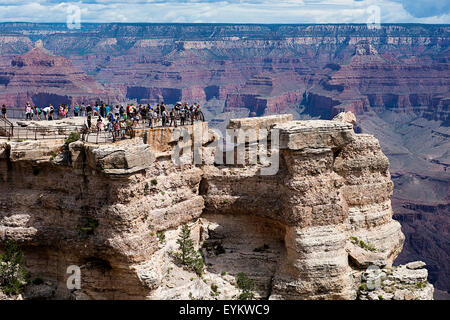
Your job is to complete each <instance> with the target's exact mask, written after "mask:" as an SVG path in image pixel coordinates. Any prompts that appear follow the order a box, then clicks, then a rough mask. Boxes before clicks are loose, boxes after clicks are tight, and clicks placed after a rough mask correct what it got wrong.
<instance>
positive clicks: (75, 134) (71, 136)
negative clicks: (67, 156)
mask: <svg viewBox="0 0 450 320" xmlns="http://www.w3.org/2000/svg"><path fill="white" fill-rule="evenodd" d="M78 140H80V133H79V132H76V131H73V132H71V133H70V134H69V137H68V138H67V139H66V144H69V143H72V142H75V141H78Z"/></svg>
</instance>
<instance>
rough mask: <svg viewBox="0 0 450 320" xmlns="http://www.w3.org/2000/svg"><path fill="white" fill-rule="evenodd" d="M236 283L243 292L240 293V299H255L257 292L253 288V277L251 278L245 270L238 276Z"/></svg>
mask: <svg viewBox="0 0 450 320" xmlns="http://www.w3.org/2000/svg"><path fill="white" fill-rule="evenodd" d="M236 283H237V286H238V288H239V289H241V290H242V293H241V294H240V295H239V298H238V299H239V300H253V299H255V294H254V292H253V289H254V287H255V284H254V282H253V280H252V279H250V278H249V277H248V276H247V275H246V274H245V273H244V272H239V273H238V274H237V276H236Z"/></svg>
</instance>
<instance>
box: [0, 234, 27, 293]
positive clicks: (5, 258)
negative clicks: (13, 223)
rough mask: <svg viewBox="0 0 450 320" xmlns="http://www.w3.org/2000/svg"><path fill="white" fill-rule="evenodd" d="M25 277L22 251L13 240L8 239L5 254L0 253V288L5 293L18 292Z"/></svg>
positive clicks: (24, 282) (21, 289) (24, 281)
mask: <svg viewBox="0 0 450 320" xmlns="http://www.w3.org/2000/svg"><path fill="white" fill-rule="evenodd" d="M27 277H28V271H26V270H25V268H24V267H23V257H22V251H21V250H20V249H19V247H18V246H17V244H16V243H15V242H14V241H13V240H9V241H8V243H7V245H6V248H5V254H4V255H1V254H0V288H1V290H2V291H3V292H4V293H5V294H7V295H17V294H20V293H21V292H22V291H23V288H24V286H25V285H26V284H27Z"/></svg>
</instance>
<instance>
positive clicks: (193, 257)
mask: <svg viewBox="0 0 450 320" xmlns="http://www.w3.org/2000/svg"><path fill="white" fill-rule="evenodd" d="M177 244H178V252H176V253H175V259H176V260H177V261H178V262H179V263H180V264H182V265H185V266H188V267H190V268H191V269H192V270H194V271H195V273H197V275H201V274H202V272H203V267H204V263H203V257H202V255H201V253H200V252H199V251H196V250H195V248H194V240H192V238H191V230H190V229H189V226H188V225H187V224H186V223H185V224H183V226H182V227H181V233H180V235H179V237H178V239H177Z"/></svg>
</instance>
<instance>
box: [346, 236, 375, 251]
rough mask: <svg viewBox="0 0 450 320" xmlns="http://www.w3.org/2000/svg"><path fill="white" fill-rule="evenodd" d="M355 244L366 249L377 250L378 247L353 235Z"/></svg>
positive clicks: (352, 238)
mask: <svg viewBox="0 0 450 320" xmlns="http://www.w3.org/2000/svg"><path fill="white" fill-rule="evenodd" d="M350 239H351V241H352V243H353V244H356V245H357V246H359V247H361V248H363V249H364V250H368V251H372V252H375V251H377V249H376V248H375V247H374V246H372V245H371V244H370V243H365V242H364V241H362V240H359V239H358V238H357V237H351V238H350Z"/></svg>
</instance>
